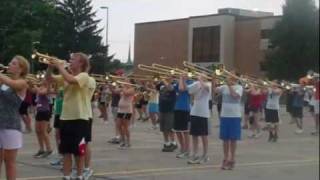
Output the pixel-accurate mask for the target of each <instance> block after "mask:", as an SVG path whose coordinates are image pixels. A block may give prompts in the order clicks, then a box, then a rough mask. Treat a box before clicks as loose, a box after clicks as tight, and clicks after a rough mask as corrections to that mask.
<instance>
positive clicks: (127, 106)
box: [117, 80, 135, 149]
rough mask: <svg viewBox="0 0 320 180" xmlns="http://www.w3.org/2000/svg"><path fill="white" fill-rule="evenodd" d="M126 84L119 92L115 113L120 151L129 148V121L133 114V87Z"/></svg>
mask: <svg viewBox="0 0 320 180" xmlns="http://www.w3.org/2000/svg"><path fill="white" fill-rule="evenodd" d="M127 83H128V84H123V85H122V88H121V90H120V100H119V104H118V107H119V108H118V113H117V126H118V129H119V132H120V137H121V144H120V147H119V148H120V149H127V148H130V147H131V139H130V130H129V125H130V120H131V117H132V113H133V103H132V102H133V96H134V93H135V89H134V87H132V86H131V85H129V83H130V82H129V80H127Z"/></svg>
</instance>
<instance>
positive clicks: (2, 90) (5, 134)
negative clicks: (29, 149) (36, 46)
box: [0, 56, 29, 180]
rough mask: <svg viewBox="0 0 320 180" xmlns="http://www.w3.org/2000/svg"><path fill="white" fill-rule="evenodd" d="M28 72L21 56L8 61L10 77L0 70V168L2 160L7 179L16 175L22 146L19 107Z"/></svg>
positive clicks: (24, 60) (23, 94)
mask: <svg viewBox="0 0 320 180" xmlns="http://www.w3.org/2000/svg"><path fill="white" fill-rule="evenodd" d="M28 72H29V63H28V61H27V60H26V59H25V58H24V57H22V56H15V57H14V58H13V59H12V60H11V62H10V63H9V66H8V69H7V73H9V74H10V77H8V76H6V75H4V74H2V73H1V72H0V170H1V166H2V162H3V163H4V165H5V169H6V176H7V179H8V180H15V179H16V175H17V172H16V171H17V170H16V158H17V153H18V150H19V149H20V148H21V147H22V132H21V119H20V114H19V108H20V105H21V103H22V101H23V100H24V98H25V96H26V92H27V89H28V84H27V81H26V80H25V78H26V75H27V74H28Z"/></svg>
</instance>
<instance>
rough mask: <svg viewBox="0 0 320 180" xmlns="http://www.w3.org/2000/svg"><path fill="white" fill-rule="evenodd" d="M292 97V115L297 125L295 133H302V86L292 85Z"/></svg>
mask: <svg viewBox="0 0 320 180" xmlns="http://www.w3.org/2000/svg"><path fill="white" fill-rule="evenodd" d="M292 91H293V99H292V117H293V119H294V122H295V123H296V125H297V130H296V131H295V133H296V134H301V133H303V106H304V94H305V92H304V90H303V87H302V86H299V87H293V88H292Z"/></svg>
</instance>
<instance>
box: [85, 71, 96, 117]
mask: <svg viewBox="0 0 320 180" xmlns="http://www.w3.org/2000/svg"><path fill="white" fill-rule="evenodd" d="M88 87H89V91H88V96H86V97H87V98H88V99H87V101H89V102H90V103H89V106H88V107H87V108H88V109H89V112H90V113H89V118H92V107H91V99H92V96H93V94H94V91H95V89H96V80H95V79H94V78H93V77H89V83H88Z"/></svg>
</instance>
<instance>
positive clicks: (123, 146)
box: [119, 143, 127, 150]
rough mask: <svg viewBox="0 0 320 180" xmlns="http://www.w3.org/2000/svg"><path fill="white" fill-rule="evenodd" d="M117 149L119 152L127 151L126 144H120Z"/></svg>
mask: <svg viewBox="0 0 320 180" xmlns="http://www.w3.org/2000/svg"><path fill="white" fill-rule="evenodd" d="M119 149H120V150H126V149H127V146H126V144H125V143H122V144H120V146H119Z"/></svg>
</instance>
